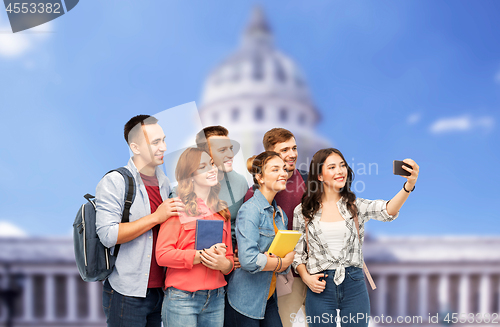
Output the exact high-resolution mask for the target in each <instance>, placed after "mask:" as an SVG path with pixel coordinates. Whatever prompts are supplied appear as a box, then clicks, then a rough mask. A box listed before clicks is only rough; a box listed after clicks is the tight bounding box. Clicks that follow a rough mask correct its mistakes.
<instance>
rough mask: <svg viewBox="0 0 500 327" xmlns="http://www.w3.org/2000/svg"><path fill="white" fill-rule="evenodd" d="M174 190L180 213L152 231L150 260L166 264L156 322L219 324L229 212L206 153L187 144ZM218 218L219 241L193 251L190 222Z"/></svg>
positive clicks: (174, 326) (228, 254)
mask: <svg viewBox="0 0 500 327" xmlns="http://www.w3.org/2000/svg"><path fill="white" fill-rule="evenodd" d="M175 177H176V178H177V181H178V182H179V184H178V187H177V194H178V196H179V197H180V198H181V200H182V202H183V203H184V204H185V211H184V213H180V214H179V217H172V218H170V219H169V220H167V221H165V222H164V223H163V224H162V225H161V227H160V232H159V234H158V241H157V246H156V258H157V261H158V264H159V265H160V266H165V267H168V269H167V274H166V277H165V297H164V299H163V307H162V320H163V325H164V326H166V327H167V326H168V327H186V326H200V327H222V326H223V323H224V295H225V291H224V286H225V285H226V284H227V283H226V281H225V280H224V276H223V275H224V274H228V273H229V272H231V270H232V268H233V250H232V241H231V221H230V214H229V210H227V205H226V203H225V202H224V201H221V200H220V199H219V197H218V193H219V190H220V184H219V182H218V181H217V167H216V166H215V165H214V164H213V161H212V160H211V158H210V156H209V155H208V153H206V152H204V151H202V150H200V149H197V148H188V149H187V150H186V151H184V152H183V153H182V154H181V156H180V158H179V162H178V163H177V167H176V169H175ZM198 219H205V220H222V221H224V230H223V243H218V244H215V245H214V246H212V247H211V248H210V249H205V250H202V251H196V250H195V246H194V245H195V237H196V220H198Z"/></svg>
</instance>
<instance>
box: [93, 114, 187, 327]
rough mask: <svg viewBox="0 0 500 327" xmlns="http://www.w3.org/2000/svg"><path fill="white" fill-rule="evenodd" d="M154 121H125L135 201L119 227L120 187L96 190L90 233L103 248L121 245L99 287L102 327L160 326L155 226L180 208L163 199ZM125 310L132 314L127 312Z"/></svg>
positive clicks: (111, 183) (108, 183)
mask: <svg viewBox="0 0 500 327" xmlns="http://www.w3.org/2000/svg"><path fill="white" fill-rule="evenodd" d="M157 122H158V120H157V119H156V118H155V117H152V116H148V115H139V116H135V117H133V118H132V119H130V120H129V121H128V122H127V123H126V124H125V128H124V136H125V140H126V141H127V144H128V145H129V147H130V150H131V151H132V154H133V156H132V158H130V160H129V162H128V164H127V166H126V168H127V169H128V170H130V172H131V173H132V175H133V176H134V185H135V189H136V192H135V193H136V195H135V199H134V202H133V204H132V206H131V207H130V217H129V220H130V222H128V223H122V222H121V220H122V212H123V206H124V204H125V181H124V179H123V177H122V175H120V173H118V172H112V173H110V174H107V175H106V176H105V177H104V178H103V179H102V180H101V181H100V182H99V184H98V185H97V188H96V230H97V234H98V236H99V239H100V241H101V242H102V243H103V244H104V246H106V247H113V246H115V245H116V244H122V246H121V248H120V252H119V255H118V257H117V260H116V263H115V267H114V269H113V272H112V273H111V275H109V277H108V279H106V281H105V282H104V286H103V296H102V299H103V301H102V303H103V308H104V313H105V315H106V321H107V324H108V326H134V327H135V326H158V327H159V326H160V325H161V303H162V301H163V291H162V287H163V279H164V269H163V268H162V267H160V266H159V265H158V264H157V262H156V260H155V256H154V248H155V243H156V238H157V235H158V230H159V227H160V226H159V225H160V224H161V223H163V222H164V221H165V220H167V219H169V218H171V217H175V216H177V215H178V212H179V211H182V210H183V207H184V204H183V203H182V202H181V201H180V200H179V199H177V198H175V199H168V194H169V190H170V183H169V180H168V178H167V176H165V174H164V173H163V171H162V170H161V169H160V168H159V167H158V166H160V165H161V164H163V153H164V152H165V151H166V146H165V134H164V133H163V130H162V128H161V127H160V125H158V123H157ZM130 308H133V310H131V309H130Z"/></svg>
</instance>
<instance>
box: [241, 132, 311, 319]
mask: <svg viewBox="0 0 500 327" xmlns="http://www.w3.org/2000/svg"><path fill="white" fill-rule="evenodd" d="M262 143H263V144H264V149H265V150H266V151H274V152H277V153H279V155H280V157H281V158H282V159H283V160H284V161H285V165H286V169H287V171H288V180H287V182H286V189H285V190H283V191H281V192H279V193H278V194H276V196H275V198H274V199H275V200H276V203H277V204H278V205H279V206H280V207H281V208H282V209H283V211H284V212H285V214H286V216H287V217H288V229H289V230H291V229H293V210H294V209H295V207H296V206H297V205H298V204H299V203H300V201H301V199H302V195H303V194H304V191H305V186H306V185H305V182H306V181H307V172H305V171H302V170H298V169H296V167H295V165H296V163H297V154H298V153H297V144H296V143H295V136H294V135H293V134H292V132H290V131H289V130H286V129H284V128H273V129H271V130H270V131H268V132H266V134H264V139H263V140H262ZM253 191H254V190H253V187H252V188H250V189H249V190H248V192H247V194H246V195H245V202H246V201H247V200H248V199H250V198H251V197H252V196H253ZM293 276H294V279H293V285H292V293H290V294H287V295H282V296H280V297H278V307H279V313H280V317H281V321H282V323H283V326H284V327H291V326H292V323H291V321H290V320H291V319H290V315H291V314H292V313H297V312H298V311H299V309H300V308H301V307H302V305H303V304H304V302H305V295H306V285H305V284H304V282H303V281H302V279H301V278H300V276H299V275H297V274H295V272H293ZM304 312H305V311H304Z"/></svg>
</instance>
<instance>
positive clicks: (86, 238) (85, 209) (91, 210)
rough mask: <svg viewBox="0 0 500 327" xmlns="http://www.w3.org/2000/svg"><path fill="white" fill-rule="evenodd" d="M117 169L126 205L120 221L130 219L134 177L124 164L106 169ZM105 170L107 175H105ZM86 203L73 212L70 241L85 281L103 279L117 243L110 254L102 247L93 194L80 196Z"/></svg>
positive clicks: (111, 263)
mask: <svg viewBox="0 0 500 327" xmlns="http://www.w3.org/2000/svg"><path fill="white" fill-rule="evenodd" d="M113 171H117V172H119V173H120V174H121V175H122V176H123V178H124V179H125V199H124V201H125V206H124V209H123V213H122V220H121V222H122V223H126V222H129V216H130V207H131V206H132V202H134V198H135V187H134V177H133V176H132V174H131V173H130V171H129V170H128V169H127V168H125V167H120V168H118V169H115V170H111V171H109V172H108V173H107V174H109V173H111V172H113ZM107 174H106V175H107ZM83 197H84V198H85V199H87V201H88V202H87V203H85V204H83V205H82V206H81V207H80V210H78V213H77V214H76V218H75V222H74V223H73V244H74V247H75V260H76V266H77V267H78V271H79V273H80V276H81V277H82V279H83V280H84V281H86V282H96V281H103V280H105V279H106V278H107V277H108V276H109V275H110V274H111V272H112V271H113V268H114V266H115V261H116V257H117V256H118V251H119V250H120V244H117V245H115V250H114V252H113V254H111V252H110V249H109V248H107V247H105V246H104V245H103V244H102V243H101V241H100V240H99V237H98V236H97V232H96V225H95V222H96V205H95V197H94V196H93V195H90V194H88V193H87V194H85V195H84V196H83Z"/></svg>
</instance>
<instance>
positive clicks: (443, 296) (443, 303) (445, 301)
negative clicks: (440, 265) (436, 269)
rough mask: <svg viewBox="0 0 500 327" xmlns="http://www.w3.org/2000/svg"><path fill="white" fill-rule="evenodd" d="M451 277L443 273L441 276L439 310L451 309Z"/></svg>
mask: <svg viewBox="0 0 500 327" xmlns="http://www.w3.org/2000/svg"><path fill="white" fill-rule="evenodd" d="M449 289H450V278H449V276H448V275H445V274H442V275H441V276H439V294H438V296H439V311H440V312H447V311H448V310H450V297H449V295H448V294H449Z"/></svg>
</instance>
